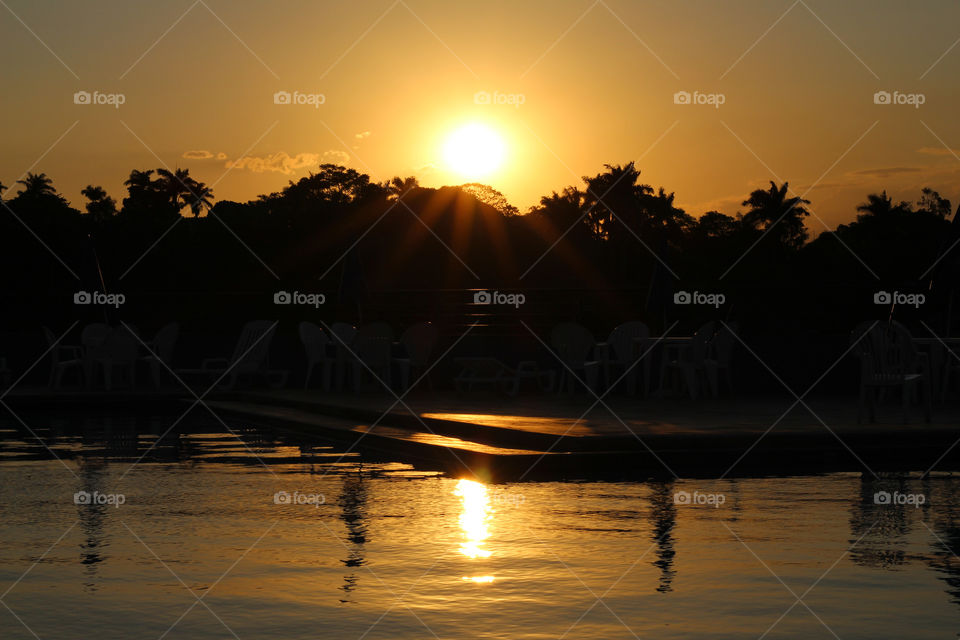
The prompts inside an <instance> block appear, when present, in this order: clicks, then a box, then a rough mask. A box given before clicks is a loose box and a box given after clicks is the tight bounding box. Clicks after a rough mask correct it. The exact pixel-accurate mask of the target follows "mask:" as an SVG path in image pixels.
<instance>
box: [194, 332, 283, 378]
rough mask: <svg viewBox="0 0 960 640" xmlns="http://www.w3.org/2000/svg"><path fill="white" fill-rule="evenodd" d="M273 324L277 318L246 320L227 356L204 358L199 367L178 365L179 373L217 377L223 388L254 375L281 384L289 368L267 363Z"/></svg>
mask: <svg viewBox="0 0 960 640" xmlns="http://www.w3.org/2000/svg"><path fill="white" fill-rule="evenodd" d="M276 328H277V323H276V322H270V321H266V320H258V321H254V322H248V323H247V324H245V325H244V326H243V330H242V331H241V332H240V338H239V339H238V340H237V345H236V346H235V347H234V349H233V354H232V355H231V356H230V357H229V358H207V359H205V360H203V362H202V363H201V364H200V368H199V369H179V370H178V373H181V374H183V375H187V376H197V377H206V378H211V379H213V380H217V381H219V382H218V385H219V386H221V387H222V388H225V389H233V388H234V387H236V385H237V383H238V382H240V381H241V380H244V379H246V380H253V379H256V378H262V379H264V380H266V381H267V382H268V383H269V384H270V385H271V386H275V387H282V386H283V385H284V384H286V381H287V373H288V372H287V371H279V370H273V369H270V366H269V355H270V343H271V342H272V341H273V336H274V333H275V332H276Z"/></svg>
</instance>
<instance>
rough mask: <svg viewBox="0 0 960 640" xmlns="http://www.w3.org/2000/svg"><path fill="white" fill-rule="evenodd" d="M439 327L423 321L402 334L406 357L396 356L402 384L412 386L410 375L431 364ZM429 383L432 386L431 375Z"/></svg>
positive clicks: (405, 386)
mask: <svg viewBox="0 0 960 640" xmlns="http://www.w3.org/2000/svg"><path fill="white" fill-rule="evenodd" d="M438 337H439V336H438V332H437V328H436V327H435V326H433V325H432V324H430V323H429V322H421V323H419V324H415V325H413V326H410V327H408V328H407V330H406V331H404V332H403V334H402V335H401V336H400V345H401V346H402V347H403V350H404V352H405V356H404V357H400V358H394V359H393V361H394V363H396V364H397V366H398V368H399V370H400V386H401V388H402V389H406V388H407V387H409V386H410V377H411V375H413V374H416V373H417V372H418V371H422V370H424V369H426V368H427V366H428V365H429V364H430V356H431V355H432V354H433V350H434V348H435V347H436V346H437V339H438ZM427 384H428V385H430V386H431V387H432V384H431V382H430V377H429V376H427Z"/></svg>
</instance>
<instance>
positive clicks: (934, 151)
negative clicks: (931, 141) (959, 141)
mask: <svg viewBox="0 0 960 640" xmlns="http://www.w3.org/2000/svg"><path fill="white" fill-rule="evenodd" d="M917 153H922V154H925V155H928V156H958V155H960V149H948V148H947V147H920V148H919V149H917Z"/></svg>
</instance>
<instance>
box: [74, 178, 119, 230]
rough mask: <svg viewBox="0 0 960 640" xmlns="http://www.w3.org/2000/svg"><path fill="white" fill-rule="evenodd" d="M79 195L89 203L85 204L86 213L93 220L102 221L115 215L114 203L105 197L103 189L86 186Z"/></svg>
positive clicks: (108, 197)
mask: <svg viewBox="0 0 960 640" xmlns="http://www.w3.org/2000/svg"><path fill="white" fill-rule="evenodd" d="M80 193H81V194H82V195H83V196H84V197H86V198H87V200H89V201H90V202H88V203H87V213H89V214H90V215H92V216H93V217H94V219H95V220H97V221H103V220H106V219H107V218H110V217H112V216H113V215H115V214H116V213H117V203H116V201H115V200H114V199H113V198H111V197H110V196H108V195H107V192H106V190H105V189H104V188H103V187H95V186H93V185H91V184H88V185H87V186H86V187H85V188H84V189H82V190H81V191H80Z"/></svg>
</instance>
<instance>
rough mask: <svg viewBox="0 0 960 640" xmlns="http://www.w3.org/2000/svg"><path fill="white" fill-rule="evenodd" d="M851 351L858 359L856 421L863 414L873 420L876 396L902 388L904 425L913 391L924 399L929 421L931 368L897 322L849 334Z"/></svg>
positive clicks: (864, 327) (862, 326) (866, 325)
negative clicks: (918, 392)
mask: <svg viewBox="0 0 960 640" xmlns="http://www.w3.org/2000/svg"><path fill="white" fill-rule="evenodd" d="M850 343H851V344H852V345H853V349H852V350H853V352H854V354H856V356H857V357H858V358H859V359H860V407H859V411H858V414H857V420H858V421H861V422H862V421H863V414H864V413H865V412H866V413H868V415H869V418H870V421H871V422H873V421H874V420H875V419H876V415H875V414H876V411H875V407H876V396H877V395H878V394H879V393H882V392H883V391H884V390H886V389H891V388H894V389H895V388H897V387H900V389H901V398H902V403H903V422H905V423H906V422H907V421H908V418H909V415H908V409H909V406H910V399H911V397H912V395H913V393H914V392H916V391H920V392H922V393H923V396H924V417H925V419H926V421H927V422H930V419H931V413H932V408H931V404H932V403H931V385H930V366H929V361H928V360H927V359H926V358H923V357H921V355H920V354H918V353H917V347H916V345H915V344H914V342H913V338H912V336H911V335H910V332H909V331H907V330H906V328H904V327H903V326H902V325H900V324H899V323H896V322H894V323H890V324H881V323H876V322H873V323H861V324H860V325H858V326H857V328H855V329H854V330H853V332H852V333H851V334H850Z"/></svg>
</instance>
